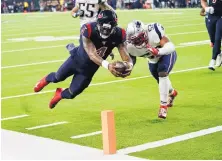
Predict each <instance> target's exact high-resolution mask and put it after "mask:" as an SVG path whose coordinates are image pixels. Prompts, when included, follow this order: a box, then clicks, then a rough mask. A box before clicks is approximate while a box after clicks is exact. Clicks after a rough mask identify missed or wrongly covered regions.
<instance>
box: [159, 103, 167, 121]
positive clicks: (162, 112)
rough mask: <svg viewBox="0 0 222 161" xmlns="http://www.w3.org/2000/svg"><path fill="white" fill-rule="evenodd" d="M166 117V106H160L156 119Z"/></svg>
mask: <svg viewBox="0 0 222 161" xmlns="http://www.w3.org/2000/svg"><path fill="white" fill-rule="evenodd" d="M166 116H167V106H163V105H160V109H159V114H158V117H159V118H162V119H165V118H166Z"/></svg>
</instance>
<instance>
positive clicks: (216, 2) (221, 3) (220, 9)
mask: <svg viewBox="0 0 222 161" xmlns="http://www.w3.org/2000/svg"><path fill="white" fill-rule="evenodd" d="M210 4H211V6H212V7H214V15H215V16H222V0H211V3H210Z"/></svg>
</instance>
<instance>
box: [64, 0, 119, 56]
mask: <svg viewBox="0 0 222 161" xmlns="http://www.w3.org/2000/svg"><path fill="white" fill-rule="evenodd" d="M101 10H112V11H113V12H115V10H114V9H113V8H112V7H111V6H110V5H108V3H107V1H106V0H76V4H75V7H74V8H73V9H72V11H71V15H72V17H74V18H77V17H79V18H80V28H81V27H82V25H84V24H86V23H89V22H95V21H96V18H97V15H98V13H99V12H100V11H101ZM70 45H71V48H72V47H74V44H68V45H67V49H68V48H70ZM109 56H110V57H111V59H112V60H113V59H114V54H113V53H110V55H109Z"/></svg>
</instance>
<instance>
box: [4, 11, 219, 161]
mask: <svg viewBox="0 0 222 161" xmlns="http://www.w3.org/2000/svg"><path fill="white" fill-rule="evenodd" d="M117 14H118V23H119V26H121V27H123V28H126V26H127V24H128V23H129V22H130V21H132V20H134V19H139V20H142V21H144V22H145V23H149V22H159V23H161V24H162V25H163V26H164V27H165V30H166V33H167V35H169V38H170V39H171V40H172V42H173V43H174V44H175V45H176V47H177V49H176V51H177V54H178V59H177V62H176V64H175V66H174V69H173V71H174V72H175V71H180V72H178V73H173V74H172V75H170V79H171V81H172V84H173V86H174V88H175V89H177V90H178V92H179V95H178V97H177V99H176V100H175V106H174V107H173V108H171V109H169V112H168V117H167V119H166V120H161V119H158V118H157V114H158V109H159V93H158V85H157V83H156V81H155V80H154V79H153V78H152V77H151V76H150V72H149V70H148V65H147V60H146V59H143V58H138V59H137V64H136V65H135V67H134V70H133V72H132V74H131V76H130V77H128V78H125V79H124V80H127V79H129V78H137V77H143V76H148V77H145V78H140V79H134V80H129V81H122V82H111V83H109V84H98V83H102V82H110V81H114V80H122V79H120V78H115V77H113V76H112V75H111V74H110V73H109V72H108V71H107V70H105V69H103V68H101V69H99V71H98V72H97V73H96V74H95V76H94V78H93V81H92V84H93V86H90V87H89V88H87V89H86V90H85V91H84V92H83V93H82V94H81V95H79V96H78V97H76V98H75V99H74V100H62V101H61V102H60V103H59V104H58V105H57V106H56V108H55V109H53V110H50V109H49V108H48V103H49V101H50V99H51V98H52V96H53V95H54V92H47V93H43V94H39V95H32V93H33V87H34V86H35V84H36V82H37V81H38V80H39V79H41V78H42V77H43V76H45V75H47V74H48V73H50V72H52V71H56V70H57V69H58V67H59V66H60V65H61V64H62V62H63V60H65V59H67V58H68V56H69V53H68V52H67V51H66V49H65V45H66V44H67V43H70V42H74V43H75V44H76V45H77V44H78V37H79V28H80V26H79V20H78V19H73V18H72V17H71V16H70V14H69V13H37V14H17V15H1V18H2V42H1V45H2V49H1V52H2V55H1V58H2V69H1V74H2V83H1V87H2V91H1V92H2V100H1V101H2V103H1V111H2V116H1V117H2V118H7V117H11V116H17V115H23V114H27V115H29V116H28V117H24V118H20V119H12V120H5V121H2V128H4V129H9V130H14V131H18V132H23V133H28V134H32V135H37V136H42V137H46V138H53V139H57V140H62V141H66V142H70V143H75V144H80V145H85V146H90V147H95V148H99V149H102V137H101V134H99V135H95V136H90V137H85V138H79V139H71V138H70V137H71V136H74V135H80V134H86V133H91V132H95V131H100V130H101V120H100V112H101V111H102V110H113V111H114V112H115V121H116V135H117V148H118V149H122V148H126V147H130V146H136V145H139V144H144V143H147V142H152V141H156V140H162V139H165V138H169V137H173V136H177V135H182V134H186V133H189V132H193V131H198V130H202V129H206V128H210V127H214V126H219V125H222V90H221V89H222V67H221V68H217V69H216V71H215V72H212V71H210V70H208V69H207V68H201V69H199V68H200V67H205V66H207V65H208V63H209V61H210V59H211V50H212V49H211V48H210V47H209V43H205V44H201V45H200V44H199V45H194V44H193V45H191V46H187V45H181V44H182V43H190V42H200V43H202V42H204V41H207V40H208V39H209V38H208V34H207V32H206V27H205V24H204V18H203V17H201V16H199V10H198V9H194V10H154V11H143V10H142V11H139V10H134V11H117ZM64 37H65V38H64ZM67 37H68V38H67ZM56 38H57V39H56ZM55 39H56V40H55ZM64 39H66V40H64ZM114 53H115V60H120V56H119V55H118V52H117V50H116V49H115V50H114ZM108 61H110V62H111V60H110V58H108ZM42 62H43V63H42ZM18 65H21V66H18ZM193 68H195V69H194V70H191V71H187V70H188V69H193ZM70 81H71V78H68V79H67V80H65V81H64V82H62V83H58V84H50V85H49V86H47V87H46V88H45V89H44V90H43V91H50V90H55V89H56V88H57V87H63V88H66V87H68V86H69V84H70ZM24 94H30V95H27V96H24ZM19 95H20V96H19ZM13 96H16V97H15V98H13ZM61 121H67V122H68V123H67V124H61V125H57V126H52V127H47V128H40V129H35V130H27V129H26V128H29V127H33V126H38V125H44V124H50V123H54V122H61ZM221 144H222V132H217V133H214V134H209V135H206V136H201V137H199V138H195V139H191V140H188V141H183V142H178V143H175V144H171V145H167V146H162V147H159V148H154V149H148V150H145V151H142V152H137V153H132V154H130V155H132V156H137V157H141V158H148V159H175V160H177V159H211V160H212V159H222V151H221V147H220V146H221Z"/></svg>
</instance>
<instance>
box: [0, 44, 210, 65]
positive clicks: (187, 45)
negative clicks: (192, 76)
mask: <svg viewBox="0 0 222 161" xmlns="http://www.w3.org/2000/svg"><path fill="white" fill-rule="evenodd" d="M209 42H210V40H204V41H195V42H187V43H180V44H179V46H176V48H184V47H189V46H197V45H205V44H209ZM63 61H65V60H51V61H45V62H37V63H29V64H18V65H10V66H3V67H1V69H9V68H17V67H26V66H33V65H40V64H50V63H57V62H63Z"/></svg>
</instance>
